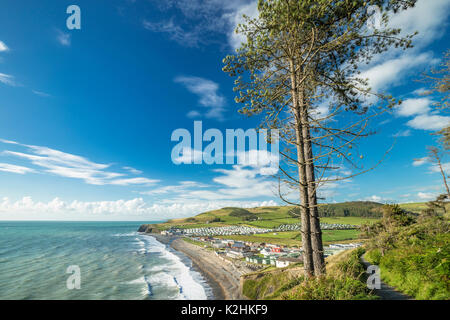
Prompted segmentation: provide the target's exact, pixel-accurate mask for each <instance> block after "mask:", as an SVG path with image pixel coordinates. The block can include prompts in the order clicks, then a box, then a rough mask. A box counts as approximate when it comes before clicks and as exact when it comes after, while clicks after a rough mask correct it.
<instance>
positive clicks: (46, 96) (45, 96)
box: [31, 90, 51, 98]
mask: <svg viewBox="0 0 450 320" xmlns="http://www.w3.org/2000/svg"><path fill="white" fill-rule="evenodd" d="M31 92H33V93H34V94H35V95H38V96H41V97H44V98H48V97H51V95H50V94H48V93H45V92H42V91H38V90H31Z"/></svg>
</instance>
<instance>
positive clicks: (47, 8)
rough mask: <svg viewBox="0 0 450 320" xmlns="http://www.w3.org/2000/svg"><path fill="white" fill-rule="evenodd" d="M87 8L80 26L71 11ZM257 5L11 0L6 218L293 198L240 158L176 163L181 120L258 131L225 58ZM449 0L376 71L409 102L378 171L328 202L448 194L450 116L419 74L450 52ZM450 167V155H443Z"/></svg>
mask: <svg viewBox="0 0 450 320" xmlns="http://www.w3.org/2000/svg"><path fill="white" fill-rule="evenodd" d="M71 4H76V5H78V6H79V7H80V9H81V30H68V29H67V27H66V19H67V17H68V16H69V15H68V14H66V8H67V7H68V6H69V5H71ZM256 12H257V11H256V8H255V4H254V2H253V1H242V0H241V1H236V0H232V1H218V0H210V1H197V0H190V1H188V0H181V1H176V0H169V1H163V0H134V1H132V0H109V1H106V0H99V1H83V0H78V1H76V2H73V1H70V2H69V1H45V0H41V1H31V0H28V1H12V0H4V1H2V3H1V4H0V139H2V140H0V219H69V220H160V219H162V218H171V217H181V216H189V215H193V214H197V213H200V212H202V211H205V210H210V209H216V208H220V207H223V206H231V205H233V206H245V207H251V206H257V205H271V204H281V203H282V202H281V201H280V200H279V199H278V198H277V196H276V195H275V194H274V190H275V185H274V182H273V181H272V180H271V178H270V176H266V175H264V174H261V171H259V169H258V168H254V167H243V166H239V165H234V166H233V165H206V164H202V165H183V164H181V165H175V164H174V163H173V162H172V161H171V150H172V148H173V147H174V145H175V144H176V143H174V142H172V141H171V140H170V137H171V134H172V132H173V131H174V130H175V129H177V128H186V129H188V130H190V131H192V129H193V121H194V120H202V121H203V127H204V130H206V129H207V128H217V129H219V130H221V131H223V132H225V129H227V128H231V129H236V128H243V129H248V128H254V127H255V126H256V125H257V124H258V120H259V119H258V118H257V117H256V118H247V117H244V116H241V115H239V114H238V113H237V110H238V108H239V106H238V105H236V104H235V103H234V93H233V91H232V87H233V80H232V79H231V78H229V77H228V75H226V74H225V73H223V72H222V71H221V68H222V59H223V57H225V56H226V55H227V54H230V53H232V52H233V50H234V49H235V48H236V46H237V45H238V44H239V42H240V39H239V37H238V36H236V35H235V34H233V29H234V27H235V26H236V24H237V23H238V22H239V21H240V20H241V18H240V17H241V16H242V14H243V13H246V14H248V15H251V16H254V15H255V14H256ZM448 12H450V2H449V1H445V0H433V1H426V0H419V2H418V4H417V5H416V8H414V9H411V10H409V11H407V12H404V13H402V14H401V15H399V16H398V17H395V19H394V20H393V21H392V24H393V25H395V26H399V27H402V28H403V29H404V30H405V32H411V31H414V30H418V31H419V35H418V36H417V37H416V39H415V48H414V49H411V50H409V51H407V52H398V51H389V52H387V53H385V54H383V56H382V57H378V58H377V59H375V60H374V62H373V63H372V64H370V65H369V66H366V67H365V70H363V71H364V75H366V76H367V78H368V79H369V81H370V83H371V85H372V87H373V88H374V89H376V90H379V91H384V92H389V93H392V94H393V95H395V96H397V97H401V98H402V99H404V101H405V103H404V104H403V105H402V106H401V107H400V108H398V109H395V110H394V111H393V112H392V114H389V115H384V116H383V117H382V118H380V119H378V120H377V122H375V123H373V125H374V127H375V128H376V129H377V130H378V131H379V133H378V134H377V135H376V136H373V137H371V138H370V139H367V140H366V141H364V142H363V144H362V145H361V150H362V152H363V154H364V155H365V159H367V163H366V165H367V166H370V163H373V162H374V161H376V160H378V159H379V158H380V157H381V156H382V154H383V153H384V152H385V150H386V149H387V148H389V147H390V146H391V144H392V143H393V141H394V139H396V144H395V147H394V149H393V150H392V152H391V153H390V155H389V157H388V159H387V160H385V161H384V163H383V164H382V165H381V166H380V167H378V168H377V169H376V170H374V171H371V172H369V173H367V174H364V175H361V176H358V177H356V178H354V179H352V180H350V181H347V182H345V183H341V184H338V185H330V186H327V187H325V189H324V190H322V193H323V194H324V195H326V201H327V202H335V201H337V202H340V201H348V200H375V201H381V202H393V201H396V202H411V201H427V200H429V199H431V198H432V197H434V196H435V195H436V194H438V193H439V192H440V191H442V183H441V180H440V179H441V178H440V175H439V174H438V173H437V172H436V168H435V167H433V165H432V164H430V163H429V161H427V159H426V158H425V157H426V146H427V145H432V144H433V138H432V137H431V136H430V133H431V132H433V130H436V129H439V128H441V127H443V126H445V125H446V124H448V122H449V117H447V116H446V115H444V114H440V113H439V111H436V110H434V109H433V106H432V103H433V101H434V100H435V99H436V97H433V96H423V95H421V94H420V93H421V89H423V86H424V85H423V84H422V83H418V82H415V81H414V79H417V78H418V77H419V75H420V73H421V72H423V71H425V70H427V69H429V68H430V67H431V66H436V65H437V64H439V62H440V59H441V58H442V53H443V52H444V51H445V50H446V49H447V48H448V46H447V44H448V22H449V17H448ZM445 167H446V168H447V169H448V170H450V163H445Z"/></svg>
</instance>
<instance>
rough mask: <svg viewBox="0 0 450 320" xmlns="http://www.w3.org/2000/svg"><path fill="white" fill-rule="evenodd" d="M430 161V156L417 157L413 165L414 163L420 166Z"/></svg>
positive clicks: (415, 165)
mask: <svg viewBox="0 0 450 320" xmlns="http://www.w3.org/2000/svg"><path fill="white" fill-rule="evenodd" d="M429 161H430V158H428V157H424V158H419V159H415V160H414V161H413V163H412V165H413V166H414V167H418V166H421V165H423V164H425V163H427V162H429Z"/></svg>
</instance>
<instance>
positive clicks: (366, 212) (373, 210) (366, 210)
mask: <svg viewBox="0 0 450 320" xmlns="http://www.w3.org/2000/svg"><path fill="white" fill-rule="evenodd" d="M382 206H383V204H381V203H378V202H372V201H351V202H342V203H332V204H324V205H321V206H320V207H319V214H320V216H321V217H369V218H375V217H376V218H380V217H382V216H383V213H382V212H381V207H382Z"/></svg>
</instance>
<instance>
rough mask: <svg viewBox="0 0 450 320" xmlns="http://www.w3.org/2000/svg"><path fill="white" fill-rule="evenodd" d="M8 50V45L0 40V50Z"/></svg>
mask: <svg viewBox="0 0 450 320" xmlns="http://www.w3.org/2000/svg"><path fill="white" fill-rule="evenodd" d="M8 50H9V48H8V46H7V45H6V44H5V43H4V42H3V41H0V52H4V51H8Z"/></svg>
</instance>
